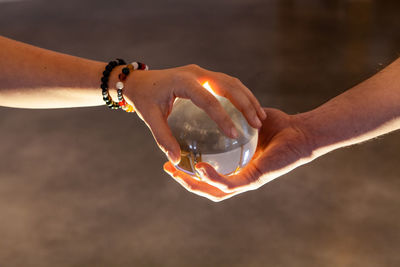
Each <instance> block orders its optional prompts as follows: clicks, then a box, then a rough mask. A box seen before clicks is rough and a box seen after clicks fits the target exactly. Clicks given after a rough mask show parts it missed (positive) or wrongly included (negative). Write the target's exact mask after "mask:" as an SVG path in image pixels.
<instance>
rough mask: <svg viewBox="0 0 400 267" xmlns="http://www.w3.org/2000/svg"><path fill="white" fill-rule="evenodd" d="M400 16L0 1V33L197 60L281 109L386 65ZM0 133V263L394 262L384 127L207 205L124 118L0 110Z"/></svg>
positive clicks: (389, 150)
mask: <svg viewBox="0 0 400 267" xmlns="http://www.w3.org/2000/svg"><path fill="white" fill-rule="evenodd" d="M399 14H400V1H397V0H392V1H390V0H379V1H372V0H362V1H361V0H357V1H356V0H353V1H350V0H347V1H345V0H338V1H334V0H324V1H323V0H319V1H318V0H298V1H295V0H281V1H278V0H269V1H266V0H264V1H263V0H246V1H244V0H243V1H240V0H220V1H216V0H203V1H195V0H190V1H189V0H154V1H137V0H132V1H121V0H116V1H105V0H99V1H82V0H69V1H60V0H51V1H50V0H26V1H24V0H21V1H12V0H0V35H3V36H6V37H9V38H13V39H16V40H20V41H23V42H27V43H30V44H33V45H37V46H40V47H43V48H47V49H52V50H56V51H59V52H63V53H68V54H73V55H77V56H81V57H85V58H90V59H95V60H102V61H109V60H110V59H114V58H115V57H122V58H126V59H127V60H131V61H132V60H140V61H143V62H146V63H147V64H149V65H150V66H151V68H153V69H160V68H169V67H174V66H180V65H185V64H190V63H196V64H199V65H200V66H202V67H204V68H208V69H211V70H216V71H221V72H226V73H228V74H230V75H233V76H236V77H238V78H240V79H241V80H242V81H243V83H244V84H246V85H247V86H248V87H249V88H250V89H251V90H252V91H253V92H254V94H255V95H256V96H257V97H258V98H259V100H260V102H261V103H262V104H263V106H268V107H275V108H279V109H282V110H283V111H285V112H288V113H291V114H294V113H299V112H304V111H308V110H310V109H313V108H315V107H317V106H319V105H320V104H322V103H324V102H326V101H327V100H329V99H330V98H332V97H334V96H336V95H338V94H340V93H341V92H343V91H345V90H346V89H348V88H351V87H352V86H354V85H356V84H357V83H359V82H361V81H363V80H364V79H366V78H368V77H370V76H371V75H373V74H375V73H376V72H377V71H379V70H380V69H382V68H383V67H384V66H386V65H388V64H389V63H390V62H391V61H393V60H395V59H396V58H397V57H398V56H399V51H400V19H399ZM0 71H1V70H0ZM99 94H100V93H99ZM0 129H1V130H0V266H5V267H17V266H24V267H25V266H43V267H46V266H58V267H64V266H76V267H78V266H85V267H91V266H96V267H102V266H113V267H114V266H115V267H119V266H278V267H279V266H282V267H283V266H285V267H286V266H307V267H310V266H325V267H330V266H332V267H337V266H363V267H369V266H400V253H399V247H400V212H399V211H400V179H399V178H400V164H399V163H400V156H399V151H400V149H399V148H400V138H399V137H400V135H399V133H398V132H397V133H392V134H389V135H386V136H384V137H380V138H378V139H376V140H374V141H370V142H367V143H364V144H362V145H357V146H353V147H350V148H346V149H342V150H339V151H335V152H332V153H330V154H328V155H326V156H325V157H322V158H320V159H317V160H315V161H314V162H312V163H310V164H308V165H306V166H302V167H300V168H298V169H296V170H294V171H293V172H291V173H289V174H287V175H285V176H283V177H281V178H279V179H276V180H274V181H272V182H271V183H269V184H267V185H265V186H263V187H262V188H260V189H259V190H257V191H252V192H248V193H245V194H242V195H239V196H237V197H234V198H232V199H229V200H226V201H224V202H221V203H213V202H211V201H209V200H207V199H203V198H201V197H198V196H197V195H193V194H191V193H189V192H187V191H186V190H185V189H184V188H182V187H181V186H180V185H178V184H177V183H176V182H175V181H174V180H172V178H170V177H169V176H168V175H167V174H165V173H164V172H163V170H162V164H163V163H164V162H165V160H166V158H165V156H164V155H163V153H162V152H161V151H159V150H158V148H157V146H156V144H155V142H154V141H153V138H152V136H151V134H150V131H149V130H148V129H147V128H146V126H145V125H144V123H142V121H141V120H140V119H139V118H138V117H137V116H136V115H135V114H133V115H132V114H126V113H123V112H111V111H109V110H108V109H107V108H106V107H94V108H76V109H57V110H24V109H10V108H0ZM116 129H118V131H117V132H116V131H115V130H116Z"/></svg>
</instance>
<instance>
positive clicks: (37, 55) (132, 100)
mask: <svg viewBox="0 0 400 267" xmlns="http://www.w3.org/2000/svg"><path fill="white" fill-rule="evenodd" d="M105 66H106V63H105V62H99V61H93V60H88V59H84V58H79V57H74V56H70V55H65V54H61V53H57V52H54V51H49V50H46V49H42V48H38V47H35V46H32V45H28V44H24V43H21V42H17V41H14V40H11V39H8V38H4V37H0V70H1V73H0V106H8V107H17V108H65V107H83V106H95V105H102V104H104V102H103V99H102V94H101V89H100V83H101V82H100V78H101V76H102V73H103V71H104V68H105ZM122 67H123V66H119V67H116V68H115V69H114V70H113V71H112V72H111V75H110V79H109V87H110V94H111V96H112V98H113V99H115V100H116V99H117V93H116V89H115V88H113V85H115V84H116V82H117V81H118V78H117V77H118V74H119V73H121V69H122ZM206 80H208V81H209V82H210V83H211V84H212V86H213V88H215V93H216V94H218V95H222V96H225V97H227V98H229V99H230V100H231V101H232V103H233V104H234V105H235V106H236V107H237V108H238V109H239V110H240V111H242V113H243V114H244V116H245V117H246V119H247V120H248V122H249V123H250V124H251V125H252V126H253V127H257V128H259V127H261V121H260V120H262V119H264V118H265V113H264V111H263V110H262V108H261V106H260V104H259V103H258V101H257V99H256V98H255V97H254V95H253V94H252V93H251V92H250V90H249V89H248V88H247V87H245V86H244V85H243V84H242V83H241V82H240V81H239V80H238V79H236V78H233V77H230V76H228V75H226V74H223V73H218V72H212V71H208V70H205V69H202V68H200V67H198V66H196V65H188V66H183V67H178V68H171V69H165V70H153V71H134V72H133V73H131V74H130V75H129V76H128V77H127V80H126V82H125V87H124V96H125V99H126V101H127V102H128V103H129V104H131V105H133V106H134V107H135V109H136V111H137V113H138V115H139V116H140V118H141V119H142V120H143V121H144V122H145V123H146V124H147V126H148V127H149V128H150V130H151V132H152V134H153V136H154V138H155V139H156V141H157V144H158V145H159V147H160V148H161V149H162V150H163V151H164V152H165V153H166V154H167V156H168V157H169V158H170V159H171V160H172V161H174V162H177V161H178V160H179V158H180V156H179V155H180V151H179V150H180V149H179V145H178V143H177V141H176V140H175V138H174V137H173V135H172V133H171V131H170V129H169V127H168V125H167V122H166V120H167V117H168V115H169V113H170V112H171V109H172V105H173V102H174V100H175V98H176V97H182V98H188V99H190V100H192V101H193V103H194V104H196V105H197V106H199V107H200V108H202V109H204V110H205V112H207V114H208V115H209V116H210V117H211V118H212V119H213V120H214V121H215V122H216V123H217V124H218V126H219V127H220V129H221V130H222V132H224V133H225V134H226V135H227V136H230V137H235V136H236V134H237V133H236V129H235V126H234V124H233V122H232V121H231V119H230V118H229V116H228V115H227V114H226V112H225V110H224V109H223V108H222V106H221V105H220V103H219V102H218V100H217V99H216V98H215V97H214V96H213V95H212V94H211V93H210V92H208V91H207V90H205V89H204V88H203V87H202V86H201V83H202V82H203V81H206Z"/></svg>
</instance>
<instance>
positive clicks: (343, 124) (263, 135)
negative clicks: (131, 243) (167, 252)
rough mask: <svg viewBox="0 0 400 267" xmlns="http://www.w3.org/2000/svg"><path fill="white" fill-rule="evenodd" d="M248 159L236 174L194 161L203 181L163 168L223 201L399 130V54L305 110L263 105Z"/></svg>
mask: <svg viewBox="0 0 400 267" xmlns="http://www.w3.org/2000/svg"><path fill="white" fill-rule="evenodd" d="M265 111H266V113H267V114H268V117H267V119H265V120H264V121H263V126H262V128H261V129H260V135H259V142H258V147H257V151H256V153H255V155H254V156H253V159H252V161H251V162H250V163H249V165H247V166H246V167H245V168H244V169H243V170H242V171H241V172H239V173H238V174H236V175H231V176H223V175H220V174H219V173H217V172H216V171H215V170H214V169H213V168H212V167H211V165H209V164H207V163H198V164H197V165H196V169H197V170H198V171H199V172H200V173H201V174H202V180H201V181H198V180H196V179H194V178H193V177H190V176H189V175H187V174H185V173H183V172H181V171H179V170H177V169H176V168H175V167H174V166H173V165H172V164H171V163H169V162H168V163H166V164H165V165H164V169H165V171H166V172H168V173H169V174H170V175H171V176H172V177H174V178H175V179H176V180H177V181H178V182H179V183H180V184H181V185H183V186H184V187H185V188H186V189H188V190H189V191H191V192H193V193H196V194H199V195H201V196H204V197H207V198H209V199H211V200H213V201H221V200H223V199H226V198H229V197H232V196H234V195H236V194H239V193H242V192H245V191H248V190H254V189H257V188H259V187H260V186H262V185H264V184H266V183H267V182H269V181H271V180H273V179H275V178H277V177H279V176H281V175H283V174H285V173H287V172H289V171H291V170H293V169H294V168H296V167H298V166H300V165H302V164H305V163H307V162H310V161H312V160H313V159H315V158H317V157H320V156H322V155H324V154H326V153H328V152H330V151H332V150H335V149H338V148H341V147H344V146H349V145H352V144H356V143H360V142H363V141H366V140H369V139H372V138H374V137H377V136H379V135H382V134H385V133H388V132H391V131H394V130H397V129H400V59H398V60H396V61H395V62H393V63H392V64H391V65H389V66H388V67H386V68H385V69H384V70H382V71H381V72H379V73H378V74H376V75H374V76H373V77H371V78H369V79H368V80H366V81H364V82H362V83H361V84H359V85H357V86H355V87H354V88H352V89H350V90H348V91H346V92H344V93H343V94H341V95H339V96H337V97H335V98H333V99H331V100H330V101H328V102H327V103H325V104H323V105H322V106H320V107H318V108H316V109H314V110H311V111H309V112H305V113H301V114H297V115H287V114H285V113H283V112H281V111H279V110H275V109H265Z"/></svg>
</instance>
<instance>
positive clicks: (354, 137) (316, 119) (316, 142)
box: [298, 59, 400, 158]
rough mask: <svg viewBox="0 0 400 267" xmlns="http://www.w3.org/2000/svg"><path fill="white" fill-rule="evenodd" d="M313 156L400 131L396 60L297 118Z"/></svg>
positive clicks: (399, 83)
mask: <svg viewBox="0 0 400 267" xmlns="http://www.w3.org/2000/svg"><path fill="white" fill-rule="evenodd" d="M298 117H299V119H300V121H302V125H304V129H306V130H305V131H306V135H307V137H308V138H309V141H310V144H311V146H312V149H311V150H312V151H313V157H314V158H315V157H318V156H320V155H323V154H325V153H328V152H329V151H332V150H334V149H337V148H340V147H344V146H348V145H352V144H356V143H360V142H363V141H366V140H369V139H371V138H374V137H377V136H379V135H382V134H385V133H388V132H391V131H394V130H397V129H399V128H400V59H398V60H396V61H395V62H393V63H392V64H391V65H389V66H388V67H386V68H385V69H384V70H382V71H381V72H379V73H378V74H376V75H374V76H373V77H371V78H369V79H368V80H366V81H364V82H362V83H360V84H359V85H357V86H355V87H354V88H352V89H350V90H348V91H346V92H344V93H343V94H341V95H339V96H337V97H335V98H333V99H331V100H330V101H328V102H327V103H325V104H323V105H322V106H320V107H318V108H316V109H314V110H312V111H310V112H307V113H303V114H299V115H298Z"/></svg>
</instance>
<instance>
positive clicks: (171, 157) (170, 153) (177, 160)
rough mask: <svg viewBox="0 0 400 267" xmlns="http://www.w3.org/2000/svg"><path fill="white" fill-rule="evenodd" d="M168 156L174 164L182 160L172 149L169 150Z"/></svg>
mask: <svg viewBox="0 0 400 267" xmlns="http://www.w3.org/2000/svg"><path fill="white" fill-rule="evenodd" d="M167 157H168V159H169V160H170V161H171V162H172V163H173V164H174V165H177V164H178V163H179V161H180V160H181V158H180V157H177V156H176V155H174V154H173V153H172V152H171V151H168V152H167Z"/></svg>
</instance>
